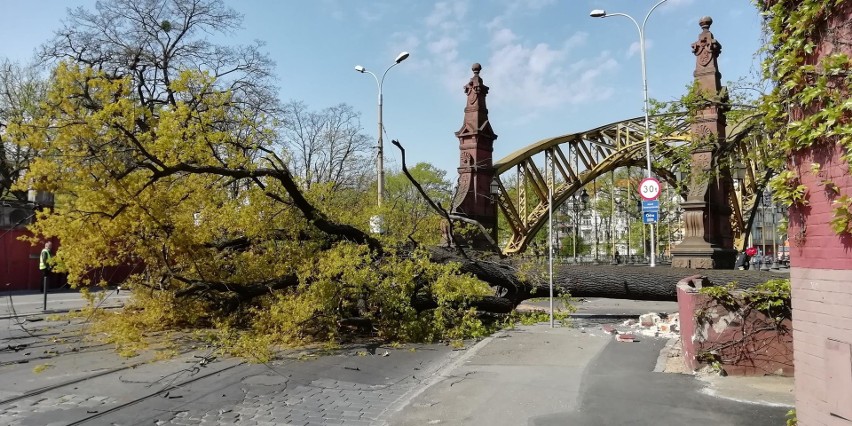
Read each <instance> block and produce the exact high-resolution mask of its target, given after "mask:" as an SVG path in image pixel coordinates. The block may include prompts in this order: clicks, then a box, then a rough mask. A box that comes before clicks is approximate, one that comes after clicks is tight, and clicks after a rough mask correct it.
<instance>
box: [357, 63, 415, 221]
mask: <svg viewBox="0 0 852 426" xmlns="http://www.w3.org/2000/svg"><path fill="white" fill-rule="evenodd" d="M407 58H408V52H402V53H400V54H399V55H397V57H396V59H394V62H393V64H391V66H389V67H388V68H387V69H386V70H385V72H384V73H383V74H382V79H381V80H379V77H377V76H376V75H375V74H373V73H372V72H371V71H368V70H367V69H366V68H364V67H362V66H361V65H355V71H358V72H360V73H362V74H364V73H367V74H370V75H372V76H373V78H374V79H375V80H376V86H377V87H378V88H379V145H378V151H379V152H378V154H377V157H376V172H377V174H378V180H379V183H378V200H377V201H378V206H379V207H381V206H382V194H384V191H385V151H384V146H383V143H382V140H383V139H382V133H384V132H383V130H384V126H383V125H382V86H383V85H384V84H385V76H386V75H387V74H388V71H390V69H391V68H393V67H395V66H397V65H399V63H400V62H402V61H404V60H406V59H407Z"/></svg>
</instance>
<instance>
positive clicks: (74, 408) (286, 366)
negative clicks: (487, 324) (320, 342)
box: [0, 321, 463, 426]
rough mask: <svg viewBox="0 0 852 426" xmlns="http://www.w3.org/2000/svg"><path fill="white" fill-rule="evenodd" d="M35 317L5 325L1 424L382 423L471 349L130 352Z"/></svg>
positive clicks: (1, 357) (356, 347) (0, 364)
mask: <svg viewBox="0 0 852 426" xmlns="http://www.w3.org/2000/svg"><path fill="white" fill-rule="evenodd" d="M34 324H38V325H37V326H36V325H34ZM34 324H30V325H29V326H28V327H29V328H28V329H26V330H24V329H21V328H20V327H19V324H12V325H13V326H10V327H9V328H8V329H7V330H4V331H2V332H0V339H2V340H3V346H4V347H3V348H0V349H3V350H0V377H3V380H0V425H9V426H30V425H51V426H53V425H71V424H86V425H139V424H147V425H219V424H240V425H353V426H356V425H384V424H387V423H386V421H385V419H386V418H387V417H388V416H389V415H390V414H391V413H393V412H395V411H396V410H397V409H398V408H400V407H401V406H402V405H404V404H405V403H407V401H408V399H409V398H410V395H412V393H413V392H416V391H417V389H419V387H420V386H421V384H422V383H424V381H426V380H428V379H429V378H430V377H431V376H432V375H434V374H435V372H436V371H438V369H440V368H441V366H443V365H446V364H447V363H448V362H450V361H451V360H452V359H453V358H455V357H457V356H458V355H459V354H462V353H463V351H453V350H452V349H451V348H449V347H447V346H445V345H423V346H416V347H415V346H407V347H401V348H392V347H376V346H373V347H366V346H364V345H353V346H350V347H347V348H344V349H342V350H339V351H335V352H333V353H326V354H325V355H323V356H311V354H310V353H309V352H304V353H301V354H297V355H294V356H293V358H285V359H282V360H278V361H275V362H272V363H268V364H251V363H245V362H241V360H237V359H231V358H223V359H215V358H214V357H209V358H206V357H208V356H209V355H210V354H211V353H212V350H205V351H200V350H199V351H194V352H190V353H186V354H183V355H181V356H179V357H177V358H174V359H170V360H160V361H154V360H152V359H150V358H148V359H144V358H142V357H139V358H131V359H122V358H120V357H118V356H117V355H116V354H115V352H114V351H113V350H112V349H111V348H110V347H103V346H98V347H92V346H86V343H85V342H83V341H82V340H80V339H75V338H74V337H75V336H79V334H80V333H79V331H77V329H75V328H74V326H73V325H68V324H67V323H62V324H64V325H62V326H58V325H56V324H53V323H48V322H46V321H41V322H38V323H34ZM200 359H211V361H210V362H206V361H205V362H204V363H201V362H200V361H199V360H200Z"/></svg>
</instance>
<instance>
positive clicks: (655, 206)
mask: <svg viewBox="0 0 852 426" xmlns="http://www.w3.org/2000/svg"><path fill="white" fill-rule="evenodd" d="M659 209H660V200H653V201H643V202H642V210H643V211H654V210H659Z"/></svg>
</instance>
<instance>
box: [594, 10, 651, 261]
mask: <svg viewBox="0 0 852 426" xmlns="http://www.w3.org/2000/svg"><path fill="white" fill-rule="evenodd" d="M666 1H668V0H660V1H659V2H657V4H655V5H654V7H652V8H651V10H649V11H648V14H647V15H645V19H644V20H643V21H642V25H641V26H640V25H639V23H638V22H636V20H635V19H633V17H632V16H630V15H628V14H626V13H606V11H605V10H601V9H595V10H593V11H592V12H591V13H589V16H591V17H592V18H608V17H610V16H624V17H626V18H628V19H630V20H631V21H633V24H635V25H636V29H637V30H639V56H640V57H641V59H642V93H643V94H644V97H645V157H646V162H647V170H646V176H645V177H651V133H650V130H649V129H650V127H651V126H650V119H649V117H648V113H649V110H650V106H649V102H648V77H647V71H646V69H645V24H647V23H648V18H650V17H651V13H652V12H653V11H654V9H656V8H657V7H658V6H660V5H661V4H663V3H665V2H666ZM650 226H651V230H650V236H651V265H650V266H651V267H652V268H653V267H654V266H656V263H655V260H654V225H653V224H650Z"/></svg>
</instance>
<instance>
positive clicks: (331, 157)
mask: <svg viewBox="0 0 852 426" xmlns="http://www.w3.org/2000/svg"><path fill="white" fill-rule="evenodd" d="M281 137H282V138H283V141H284V143H285V144H286V147H287V148H288V153H289V156H288V157H289V161H288V165H289V166H290V168H291V170H293V173H294V174H295V175H296V176H298V177H299V179H300V181H301V183H302V186H303V187H304V188H310V187H311V186H312V185H314V184H318V183H322V184H325V185H328V186H329V190H331V191H336V190H338V189H341V188H348V189H358V190H363V189H364V188H365V186H367V183H368V182H370V180H371V179H372V175H371V172H372V170H373V169H372V167H371V165H370V164H371V163H370V161H369V158H370V155H371V154H372V151H373V150H374V146H373V144H372V142H371V138H370V137H369V136H367V135H366V134H364V133H362V131H361V122H360V116H359V114H358V113H357V112H355V111H354V110H353V109H352V107H351V106H349V105H346V104H340V105H337V106H333V107H330V108H326V109H324V110H322V111H309V110H308V107H307V106H306V105H305V103H304V102H298V101H292V102H290V103H288V104H287V105H285V106H284V120H283V124H282V132H281Z"/></svg>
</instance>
